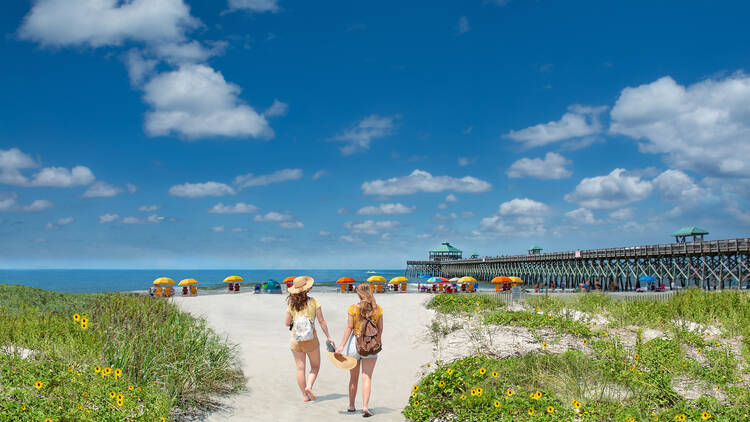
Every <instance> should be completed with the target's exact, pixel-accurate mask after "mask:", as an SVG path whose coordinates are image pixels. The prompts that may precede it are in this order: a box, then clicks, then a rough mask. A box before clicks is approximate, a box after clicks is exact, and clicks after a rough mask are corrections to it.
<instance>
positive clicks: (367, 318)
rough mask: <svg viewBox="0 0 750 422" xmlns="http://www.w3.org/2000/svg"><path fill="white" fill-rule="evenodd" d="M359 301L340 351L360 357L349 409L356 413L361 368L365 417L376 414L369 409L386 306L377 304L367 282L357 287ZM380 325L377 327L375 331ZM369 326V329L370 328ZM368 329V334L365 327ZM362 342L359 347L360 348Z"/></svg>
mask: <svg viewBox="0 0 750 422" xmlns="http://www.w3.org/2000/svg"><path fill="white" fill-rule="evenodd" d="M356 292H357V294H358V295H359V303H355V304H354V305H351V306H350V307H349V309H348V311H347V313H348V314H349V315H348V316H347V323H346V330H345V332H344V337H343V339H342V340H341V345H339V347H338V349H337V350H336V352H337V353H343V354H345V355H347V356H352V357H354V358H356V359H357V366H355V367H354V368H353V369H352V370H350V371H349V408H348V409H347V412H355V411H356V409H355V408H354V399H355V398H356V397H357V384H358V383H359V373H360V368H361V371H362V416H363V417H365V418H369V417H370V416H372V415H373V413H372V412H370V409H369V402H370V391H371V388H372V372H373V370H374V369H375V363H376V362H377V360H378V355H377V352H378V351H379V350H380V339H381V338H382V334H383V308H381V307H380V306H379V305H378V304H377V303H375V297H374V296H373V294H372V287H371V286H370V285H369V284H367V283H361V284H359V285H358V286H357V289H356ZM375 327H377V330H375ZM368 328H369V330H368ZM363 329H364V330H366V332H365V333H363V332H362V330H363ZM373 344H375V346H376V347H375V350H374V352H375V353H374V354H370V353H371V352H372V351H373V350H372V347H373V346H372V345H373ZM358 345H359V347H358ZM363 348H364V349H366V350H367V353H368V354H367V355H366V356H362V355H360V353H359V352H360V351H363V350H362V349H363Z"/></svg>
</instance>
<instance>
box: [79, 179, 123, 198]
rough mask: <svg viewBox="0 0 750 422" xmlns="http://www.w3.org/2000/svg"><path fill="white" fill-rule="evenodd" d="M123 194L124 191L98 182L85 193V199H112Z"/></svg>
mask: <svg viewBox="0 0 750 422" xmlns="http://www.w3.org/2000/svg"><path fill="white" fill-rule="evenodd" d="M121 192H122V189H120V188H118V187H116V186H112V185H110V184H109V183H105V182H96V183H94V184H93V185H91V186H89V188H88V189H86V192H84V193H83V197H84V198H111V197H113V196H117V195H118V194H120V193H121Z"/></svg>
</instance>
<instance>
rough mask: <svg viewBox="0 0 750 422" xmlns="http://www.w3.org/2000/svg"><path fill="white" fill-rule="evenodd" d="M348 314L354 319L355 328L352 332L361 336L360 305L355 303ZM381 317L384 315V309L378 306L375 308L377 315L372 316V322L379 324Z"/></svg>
mask: <svg viewBox="0 0 750 422" xmlns="http://www.w3.org/2000/svg"><path fill="white" fill-rule="evenodd" d="M347 312H348V313H349V315H351V316H353V317H354V328H353V330H352V333H354V334H355V335H359V304H358V303H355V304H354V305H352V306H350V307H349V309H348V310H347ZM381 315H383V308H381V307H380V305H378V306H377V307H376V308H375V313H374V314H373V315H372V321H373V322H374V323H375V324H377V323H378V319H379V318H380V316H381Z"/></svg>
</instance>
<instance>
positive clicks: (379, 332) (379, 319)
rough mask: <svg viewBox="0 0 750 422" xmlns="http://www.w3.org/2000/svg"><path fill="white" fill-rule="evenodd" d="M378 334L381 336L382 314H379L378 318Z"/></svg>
mask: <svg viewBox="0 0 750 422" xmlns="http://www.w3.org/2000/svg"><path fill="white" fill-rule="evenodd" d="M378 334H380V338H381V339H382V338H383V315H380V318H378Z"/></svg>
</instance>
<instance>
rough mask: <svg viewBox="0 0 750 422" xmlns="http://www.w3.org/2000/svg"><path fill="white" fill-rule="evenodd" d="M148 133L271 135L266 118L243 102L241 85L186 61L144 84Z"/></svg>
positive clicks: (188, 135)
mask: <svg viewBox="0 0 750 422" xmlns="http://www.w3.org/2000/svg"><path fill="white" fill-rule="evenodd" d="M143 90H144V100H145V101H146V102H147V103H148V104H149V105H150V106H151V107H152V108H153V110H151V111H148V112H147V113H146V122H145V128H146V132H147V133H148V134H149V135H151V136H165V135H169V134H170V133H172V132H174V133H176V134H178V135H181V136H183V137H185V138H186V139H197V138H205V137H216V136H224V137H247V136H251V137H254V138H264V139H270V138H273V136H274V134H273V130H272V129H271V127H270V126H269V125H268V122H267V121H266V119H265V118H264V117H263V116H262V115H260V114H258V113H257V112H256V111H255V110H253V108H252V107H250V106H248V105H247V104H245V102H244V101H242V100H241V99H240V98H239V97H238V95H239V93H240V91H241V88H240V87H239V86H237V85H235V84H232V83H229V82H227V81H226V80H224V76H222V74H221V73H220V72H218V71H216V70H214V69H212V68H211V67H209V66H206V65H203V64H185V65H181V66H180V67H179V68H178V69H177V70H173V71H169V72H164V73H161V74H158V75H156V76H154V77H153V78H152V79H151V80H150V81H148V82H147V83H146V84H145V85H144V87H143Z"/></svg>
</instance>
